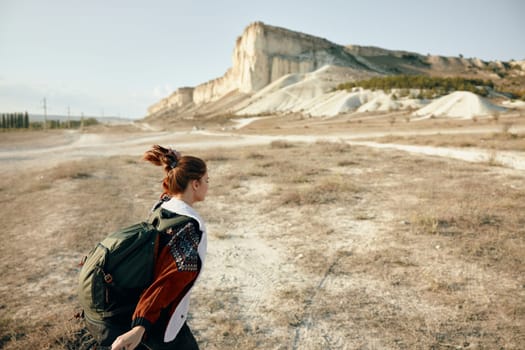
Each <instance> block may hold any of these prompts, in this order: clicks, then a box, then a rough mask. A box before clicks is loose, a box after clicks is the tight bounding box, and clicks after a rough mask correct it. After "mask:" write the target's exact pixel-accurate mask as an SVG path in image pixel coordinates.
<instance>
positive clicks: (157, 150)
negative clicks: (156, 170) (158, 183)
mask: <svg viewBox="0 0 525 350" xmlns="http://www.w3.org/2000/svg"><path fill="white" fill-rule="evenodd" d="M144 159H145V160H147V161H149V162H151V163H153V164H155V165H157V166H162V167H163V169H164V171H165V172H166V176H165V177H164V180H163V181H162V186H163V188H164V192H165V193H166V194H168V195H182V194H184V193H185V192H187V191H190V190H191V191H192V193H193V194H194V197H195V198H194V200H195V201H202V200H204V197H205V196H206V192H207V189H208V175H207V168H206V163H205V162H204V161H203V160H202V159H200V158H197V157H192V156H181V154H180V153H179V152H177V151H175V150H173V149H171V148H164V147H161V146H159V145H154V146H153V147H152V148H151V149H150V150H149V151H147V152H146V153H145V154H144Z"/></svg>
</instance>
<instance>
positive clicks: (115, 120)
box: [29, 113, 134, 124]
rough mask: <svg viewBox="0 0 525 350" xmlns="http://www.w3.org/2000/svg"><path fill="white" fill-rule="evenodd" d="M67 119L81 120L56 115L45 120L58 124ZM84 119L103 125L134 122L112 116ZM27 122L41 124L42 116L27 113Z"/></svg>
mask: <svg viewBox="0 0 525 350" xmlns="http://www.w3.org/2000/svg"><path fill="white" fill-rule="evenodd" d="M68 118H69V120H80V119H81V116H77V115H75V116H70V117H68V116H67V115H56V114H48V115H47V120H60V122H65V121H67V120H68ZM84 118H86V119H87V118H95V119H96V120H98V122H99V123H103V124H123V123H124V124H126V123H131V122H133V121H134V120H133V119H128V118H120V117H112V116H107V117H98V116H84ZM29 120H30V121H31V122H43V121H44V115H43V114H32V113H29Z"/></svg>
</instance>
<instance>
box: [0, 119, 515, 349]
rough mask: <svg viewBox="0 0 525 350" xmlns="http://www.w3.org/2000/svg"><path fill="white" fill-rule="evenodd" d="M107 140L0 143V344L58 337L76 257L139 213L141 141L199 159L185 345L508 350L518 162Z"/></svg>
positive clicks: (144, 173)
mask: <svg viewBox="0 0 525 350" xmlns="http://www.w3.org/2000/svg"><path fill="white" fill-rule="evenodd" d="M264 122H268V121H267V120H265V121H264ZM245 128H246V127H245ZM281 130H282V129H281ZM340 131H341V130H340ZM342 131H344V132H346V133H351V130H350V129H344V130H342ZM110 135H111V134H109V135H108V133H106V132H105V133H103V134H93V135H92V136H87V137H88V139H87V138H85V137H84V138H77V137H76V136H75V139H73V140H72V141H71V145H72V146H71V147H66V146H65V145H63V144H57V143H56V141H52V140H51V139H50V141H49V148H48V150H49V152H46V147H45V144H43V145H42V146H40V147H39V149H38V150H37V149H35V148H33V147H32V144H24V142H22V141H20V142H21V144H24V149H25V150H27V152H26V153H23V151H20V152H19V153H16V152H18V151H16V150H15V151H16V152H15V151H13V152H15V153H16V157H10V156H8V154H9V151H10V150H8V149H6V148H5V147H4V145H2V146H1V147H2V148H1V149H0V164H1V165H2V177H1V180H0V203H2V210H1V211H0V219H1V222H2V223H4V228H5V229H4V230H3V231H2V233H1V235H2V236H1V240H2V245H1V246H0V273H1V275H2V277H3V283H2V286H0V312H1V313H0V348H3V349H27V348H36V349H74V348H75V347H76V344H77V342H78V332H79V329H80V327H81V324H79V323H78V321H76V320H75V319H73V314H74V313H75V312H76V311H78V305H77V302H76V295H75V287H76V278H77V273H78V266H77V263H78V261H79V259H80V258H81V257H82V256H83V254H85V253H86V252H87V251H88V250H89V249H90V248H91V247H92V246H93V245H94V244H95V243H96V242H97V241H99V240H100V239H101V238H103V237H104V236H105V235H106V234H107V233H109V232H111V231H113V230H115V229H117V228H119V227H122V226H123V225H126V224H130V223H133V222H135V221H137V220H141V219H143V218H144V217H145V216H146V214H147V212H148V210H149V208H150V206H151V205H152V204H153V202H154V201H155V200H156V198H157V197H158V194H159V192H160V190H161V189H160V187H161V185H160V181H161V178H162V172H161V170H160V169H159V168H155V167H153V166H151V165H149V164H145V163H143V162H141V161H140V160H139V159H140V154H141V153H142V152H143V151H145V150H146V149H147V148H148V147H149V146H150V145H151V144H152V143H154V142H157V141H158V142H160V143H169V144H173V145H180V146H181V147H179V150H180V151H182V152H183V153H191V154H195V155H197V156H201V157H202V158H204V159H206V160H207V162H208V165H209V173H210V192H209V195H208V197H207V200H206V201H205V202H203V203H200V204H199V205H198V207H197V209H198V210H199V211H200V212H201V214H202V215H203V217H204V218H205V219H206V220H207V225H208V231H209V243H208V257H207V261H206V266H205V270H204V272H203V275H202V277H201V279H200V280H199V282H198V284H197V286H196V287H195V289H194V292H193V299H192V308H191V319H190V321H189V323H190V326H191V328H192V330H193V331H194V333H195V335H196V337H197V339H198V340H199V343H200V345H201V348H203V349H230V348H236V349H256V348H257V349H258V348H262V349H414V348H418V349H447V348H454V349H483V348H486V349H520V348H523V346H524V344H525V331H524V330H525V278H524V276H525V255H524V254H523V252H524V251H525V230H524V229H523V227H524V223H525V216H524V214H523V213H525V203H524V202H523V198H525V186H524V183H525V181H524V180H525V173H524V172H523V171H520V170H513V169H505V168H502V167H499V166H493V165H494V164H490V163H487V162H484V163H467V162H463V161H461V160H451V159H449V158H445V157H443V158H436V157H433V156H428V155H418V154H413V153H406V152H402V151H399V150H395V149H376V148H370V147H365V146H355V145H349V144H348V143H346V142H343V141H334V140H337V138H334V140H326V138H324V137H321V139H323V138H324V139H325V141H320V140H319V139H320V138H319V137H317V139H318V140H317V141H316V137H315V134H312V138H311V139H308V138H304V141H309V142H297V141H292V140H293V138H289V139H287V138H286V137H285V136H282V135H275V136H276V137H273V138H265V139H264V140H263V139H262V138H261V139H258V140H259V141H258V142H259V143H258V144H257V145H252V146H250V145H248V143H246V144H245V146H243V147H242V148H240V147H231V146H232V145H235V144H236V143H237V142H238V144H242V142H243V140H244V139H243V138H242V135H238V136H227V137H226V136H225V137H223V138H221V137H219V136H217V135H214V136H208V135H206V134H204V133H198V134H194V133H190V134H187V133H184V134H182V133H181V134H176V133H169V132H157V131H151V132H144V133H142V134H135V133H134V134H133V137H132V138H127V137H126V135H125V134H120V135H118V136H116V137H114V138H112V136H110ZM281 137H282V138H281ZM208 138H210V139H208ZM155 140H157V141H155ZM178 141H180V143H179V142H178ZM63 146H64V147H63ZM58 147H61V148H58ZM37 151H38V152H37ZM14 158H16V159H14ZM41 158H49V159H51V160H52V162H42V161H41V160H40V159H41ZM4 165H7V166H8V168H6V167H4Z"/></svg>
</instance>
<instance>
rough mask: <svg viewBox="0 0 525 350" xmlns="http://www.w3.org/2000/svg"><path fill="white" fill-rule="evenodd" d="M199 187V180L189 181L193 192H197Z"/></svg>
mask: <svg viewBox="0 0 525 350" xmlns="http://www.w3.org/2000/svg"><path fill="white" fill-rule="evenodd" d="M199 186H200V183H199V180H191V188H193V190H194V191H197V190H198V189H199Z"/></svg>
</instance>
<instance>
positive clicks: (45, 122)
mask: <svg viewBox="0 0 525 350" xmlns="http://www.w3.org/2000/svg"><path fill="white" fill-rule="evenodd" d="M46 127H47V103H46V98H45V97H44V130H46Z"/></svg>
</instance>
